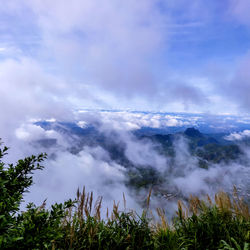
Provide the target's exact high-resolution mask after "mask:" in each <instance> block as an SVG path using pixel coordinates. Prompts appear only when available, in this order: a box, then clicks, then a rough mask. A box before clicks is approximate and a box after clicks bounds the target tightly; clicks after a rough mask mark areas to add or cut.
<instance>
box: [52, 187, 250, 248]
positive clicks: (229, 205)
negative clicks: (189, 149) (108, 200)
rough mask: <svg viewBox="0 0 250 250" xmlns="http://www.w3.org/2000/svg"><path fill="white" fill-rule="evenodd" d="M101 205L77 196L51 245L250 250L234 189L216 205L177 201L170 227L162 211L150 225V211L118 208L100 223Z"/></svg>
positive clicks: (244, 214)
mask: <svg viewBox="0 0 250 250" xmlns="http://www.w3.org/2000/svg"><path fill="white" fill-rule="evenodd" d="M150 195H151V193H150ZM150 195H149V197H148V201H147V202H148V204H149V200H150ZM125 202H126V200H125V199H124V203H125ZM101 204H102V198H100V197H99V198H97V199H96V201H95V202H94V199H93V193H86V192H85V189H83V191H82V192H80V191H79V190H78V191H77V199H76V202H75V205H74V206H71V207H69V208H67V209H66V212H65V215H64V217H63V219H62V221H61V225H60V228H61V230H62V232H63V236H62V238H61V239H59V240H58V241H54V242H53V248H54V249H237V250H238V249H242V250H243V249H244V250H245V249H249V245H248V244H249V241H250V231H249V230H250V224H249V208H248V206H247V204H245V203H244V201H243V200H242V199H241V198H239V197H238V195H237V192H236V189H235V192H234V195H233V196H232V197H230V196H229V195H228V194H226V193H224V192H219V193H218V194H216V196H215V197H214V202H212V200H211V198H210V197H207V200H206V201H202V200H200V199H199V198H198V197H193V196H191V197H190V200H189V203H188V205H184V204H183V203H182V202H181V201H179V203H178V211H177V214H176V216H175V217H174V218H173V221H171V222H170V223H169V222H168V221H167V219H166V213H165V211H164V210H163V209H157V214H158V218H156V219H152V216H151V213H150V211H149V210H147V211H144V212H143V214H142V215H141V216H139V215H138V214H136V213H135V212H134V211H130V212H123V211H120V210H119V206H118V204H116V203H114V205H113V210H112V211H111V213H110V214H109V211H108V210H107V213H106V218H101ZM149 217H151V219H149Z"/></svg>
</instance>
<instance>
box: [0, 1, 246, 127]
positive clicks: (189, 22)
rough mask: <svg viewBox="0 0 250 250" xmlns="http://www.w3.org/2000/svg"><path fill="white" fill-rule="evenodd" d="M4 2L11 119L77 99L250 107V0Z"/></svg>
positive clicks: (0, 18) (207, 108)
mask: <svg viewBox="0 0 250 250" xmlns="http://www.w3.org/2000/svg"><path fill="white" fill-rule="evenodd" d="M1 1H2V4H0V85H1V88H0V95H1V100H0V105H1V106H2V107H4V109H6V111H7V112H6V113H7V114H5V118H6V119H4V118H2V120H3V121H5V123H6V121H7V120H8V119H9V118H10V117H19V118H20V119H21V118H22V117H24V116H25V117H26V118H33V117H38V116H41V117H43V116H44V117H57V116H61V117H67V116H70V115H69V113H68V110H73V109H77V108H105V109H130V110H153V111H168V112H191V113H196V112H203V113H209V114H243V113H249V106H250V99H249V98H248V93H249V90H250V71H249V66H250V52H249V46H250V16H249V14H248V10H249V8H250V2H249V1H248V0H220V1H217V0H210V1H206V2H204V1H203V0H193V1H188V0H144V1H135V0H119V1H118V0H72V1H66V0H54V1H49V0H43V1H41V0H26V1H24V0H9V1H3V0H0V2H1ZM7 118H8V119H7ZM2 123H3V122H2Z"/></svg>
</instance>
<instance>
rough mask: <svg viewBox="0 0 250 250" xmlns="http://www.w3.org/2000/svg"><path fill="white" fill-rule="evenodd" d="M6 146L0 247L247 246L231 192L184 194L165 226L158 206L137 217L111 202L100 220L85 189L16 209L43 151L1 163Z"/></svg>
mask: <svg viewBox="0 0 250 250" xmlns="http://www.w3.org/2000/svg"><path fill="white" fill-rule="evenodd" d="M7 150H8V149H7V148H6V147H4V148H3V149H0V249H202V250H203V249H238V250H239V249H242V250H243V249H244V250H246V249H249V241H250V222H249V208H248V205H247V204H245V203H244V201H243V200H242V199H240V198H239V197H238V195H237V192H236V190H235V192H234V194H233V196H232V197H230V196H229V195H228V194H225V193H223V192H220V193H218V194H217V195H216V196H215V199H214V202H212V201H211V199H210V197H208V198H207V201H201V200H200V199H199V198H197V197H190V201H189V204H188V206H186V205H184V204H183V203H182V202H179V203H178V205H179V209H178V212H177V215H176V217H175V218H174V219H173V221H172V223H171V224H168V223H167V220H166V217H165V211H164V210H162V209H157V213H158V216H159V217H158V218H156V219H155V218H153V217H152V216H151V213H150V211H149V209H147V210H146V211H144V212H143V214H142V215H138V214H136V213H135V212H133V211H127V210H126V209H124V211H120V210H119V206H118V204H116V203H114V206H113V210H112V211H111V212H110V213H109V211H108V210H107V212H106V218H102V216H101V214H102V211H103V210H102V209H101V205H102V198H101V197H99V198H97V199H96V201H95V202H94V198H93V193H86V192H85V189H83V190H82V191H81V192H80V191H79V190H78V191H77V197H76V199H75V200H74V201H72V200H68V201H66V202H65V203H64V204H55V205H53V206H51V208H50V209H46V207H45V202H44V203H43V204H42V205H41V206H39V207H36V206H35V205H34V204H28V206H27V209H26V211H25V212H20V202H21V201H22V199H23V194H24V192H26V191H27V190H28V188H29V187H30V185H31V184H32V175H31V174H32V173H33V171H34V170H39V169H42V168H43V167H42V166H41V165H40V163H41V162H42V161H43V160H44V159H45V158H46V155H44V154H41V155H39V156H37V157H35V156H31V157H28V158H25V159H24V160H19V161H18V162H17V164H16V165H13V164H5V163H4V162H3V161H2V158H3V156H4V155H5V154H6V153H7ZM147 201H148V204H149V201H150V195H149V197H148V199H147ZM124 206H125V207H126V200H125V198H124Z"/></svg>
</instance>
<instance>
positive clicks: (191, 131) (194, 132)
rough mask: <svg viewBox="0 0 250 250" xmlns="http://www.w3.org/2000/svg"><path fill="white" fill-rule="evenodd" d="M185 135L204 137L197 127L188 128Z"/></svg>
mask: <svg viewBox="0 0 250 250" xmlns="http://www.w3.org/2000/svg"><path fill="white" fill-rule="evenodd" d="M184 134H185V135H187V136H189V137H194V138H202V137H203V135H202V133H201V132H200V131H199V130H198V129H196V128H187V129H186V130H185V132H184Z"/></svg>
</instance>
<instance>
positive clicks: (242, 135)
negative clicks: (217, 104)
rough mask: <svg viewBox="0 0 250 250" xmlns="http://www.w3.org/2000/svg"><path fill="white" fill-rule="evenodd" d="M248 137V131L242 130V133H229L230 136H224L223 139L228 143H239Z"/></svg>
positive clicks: (249, 131) (249, 133) (249, 132)
mask: <svg viewBox="0 0 250 250" xmlns="http://www.w3.org/2000/svg"><path fill="white" fill-rule="evenodd" d="M248 137H250V130H244V131H242V132H239V133H237V132H234V133H231V134H230V135H228V136H225V139H226V140H229V141H241V140H243V139H246V138H248Z"/></svg>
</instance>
